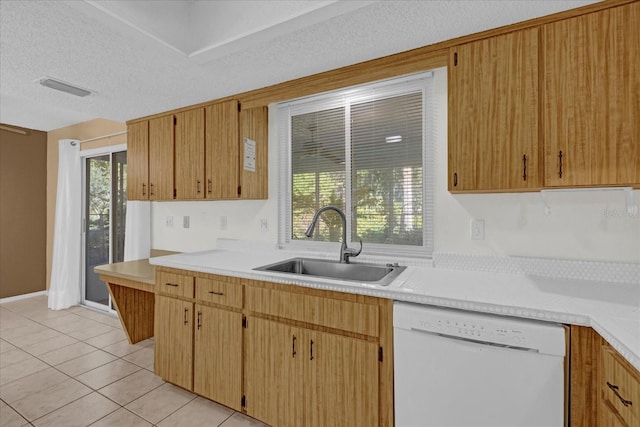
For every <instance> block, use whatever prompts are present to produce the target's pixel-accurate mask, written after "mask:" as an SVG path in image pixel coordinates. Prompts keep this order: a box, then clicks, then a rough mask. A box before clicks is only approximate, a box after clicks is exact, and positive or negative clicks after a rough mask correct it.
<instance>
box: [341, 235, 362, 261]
mask: <svg viewBox="0 0 640 427" xmlns="http://www.w3.org/2000/svg"><path fill="white" fill-rule="evenodd" d="M360 252H362V239H360V249H358V252H356V251H355V249H352V248H345V250H344V262H345V263H347V264H349V258H350V257H357V256H358V255H360Z"/></svg>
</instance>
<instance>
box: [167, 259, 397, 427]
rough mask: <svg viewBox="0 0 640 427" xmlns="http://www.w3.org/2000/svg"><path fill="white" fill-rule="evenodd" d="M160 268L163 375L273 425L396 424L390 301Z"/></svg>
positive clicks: (336, 426)
mask: <svg viewBox="0 0 640 427" xmlns="http://www.w3.org/2000/svg"><path fill="white" fill-rule="evenodd" d="M156 278H157V286H156V297H155V298H156V299H155V328H156V329H155V337H156V338H155V371H156V374H158V375H159V376H161V377H162V378H163V379H165V380H166V381H168V382H171V383H173V384H176V385H178V386H180V387H183V388H185V389H187V390H190V391H193V392H194V393H197V394H199V395H201V396H204V397H206V398H209V399H211V400H214V401H216V402H219V403H221V404H223V405H226V406H228V407H230V408H233V409H235V410H237V411H240V412H243V413H245V414H247V415H249V416H251V417H254V418H256V419H258V420H260V421H263V422H265V423H267V424H269V425H271V426H273V427H288V426H291V427H301V426H309V427H323V426H331V427H339V426H345V427H346V426H349V427H374V426H384V427H387V426H393V350H392V345H393V336H392V331H393V325H392V318H391V316H392V311H393V303H392V301H390V300H387V299H382V298H375V297H369V296H363V295H353V294H344V293H340V292H333V291H323V290H318V289H308V288H302V287H298V286H293V285H279V284H274V283H268V282H259V281H254V280H245V279H238V278H233V277H224V276H217V275H210V274H204V273H195V272H189V271H183V270H177V269H170V268H166V267H162V268H159V269H158V270H157V274H156ZM192 283H193V287H191V286H190V284H192ZM173 285H178V286H173ZM383 353H384V357H383Z"/></svg>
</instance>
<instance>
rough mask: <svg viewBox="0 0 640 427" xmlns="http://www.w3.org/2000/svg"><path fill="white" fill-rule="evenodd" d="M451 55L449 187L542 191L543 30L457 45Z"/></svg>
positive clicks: (458, 188) (460, 189)
mask: <svg viewBox="0 0 640 427" xmlns="http://www.w3.org/2000/svg"><path fill="white" fill-rule="evenodd" d="M452 55H453V57H452V58H451V61H452V63H450V66H449V78H450V82H449V90H450V94H449V107H450V113H449V114H450V117H449V131H450V132H451V133H450V135H449V141H450V150H451V152H450V156H449V161H450V164H451V166H452V167H453V169H452V170H450V171H449V175H450V176H449V182H450V189H453V190H458V191H464V190H479V191H483V190H485V191H488V190H509V189H514V190H517V189H523V190H526V189H537V188H539V187H540V179H539V170H540V163H539V160H538V158H539V148H538V147H539V145H538V127H539V126H538V30H537V29H536V28H532V29H528V30H524V31H518V32H514V33H510V34H506V35H502V36H498V37H491V38H488V39H484V40H481V41H477V42H473V43H469V44H466V45H462V46H458V47H457V48H454V49H452ZM456 55H457V57H456ZM525 156H526V157H525ZM453 173H457V184H458V185H457V186H456V185H455V182H453V180H454V179H455V178H454V176H453Z"/></svg>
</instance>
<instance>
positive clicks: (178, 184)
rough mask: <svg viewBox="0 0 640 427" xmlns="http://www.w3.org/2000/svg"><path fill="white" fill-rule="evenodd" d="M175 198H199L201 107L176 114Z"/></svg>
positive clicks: (201, 177)
mask: <svg viewBox="0 0 640 427" xmlns="http://www.w3.org/2000/svg"><path fill="white" fill-rule="evenodd" d="M175 164H176V172H175V176H176V180H175V188H176V199H182V200H193V199H202V198H204V194H205V191H206V189H205V187H206V186H205V182H204V108H197V109H195V110H188V111H184V112H182V113H178V114H176V125H175Z"/></svg>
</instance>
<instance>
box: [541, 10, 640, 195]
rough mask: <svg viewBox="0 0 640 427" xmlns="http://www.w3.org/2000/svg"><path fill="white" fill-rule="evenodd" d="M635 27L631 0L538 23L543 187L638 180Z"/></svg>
mask: <svg viewBox="0 0 640 427" xmlns="http://www.w3.org/2000/svg"><path fill="white" fill-rule="evenodd" d="M638 26H640V3H638V2H634V3H631V4H628V5H624V6H619V7H615V8H611V9H607V10H603V11H600V12H595V13H590V14H587V15H583V16H579V17H576V18H572V19H567V20H562V21H558V22H555V23H552V24H548V25H545V26H544V27H543V30H542V43H543V49H544V56H543V63H544V66H543V69H544V75H543V80H544V83H543V86H542V87H543V90H542V101H543V120H544V124H545V125H544V129H543V133H544V141H545V142H544V144H545V185H546V186H598V185H620V184H635V185H637V184H638V183H639V182H640V74H639V73H638V69H640V33H639V32H638V30H637V28H638ZM560 151H562V176H560V158H559V153H560Z"/></svg>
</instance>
